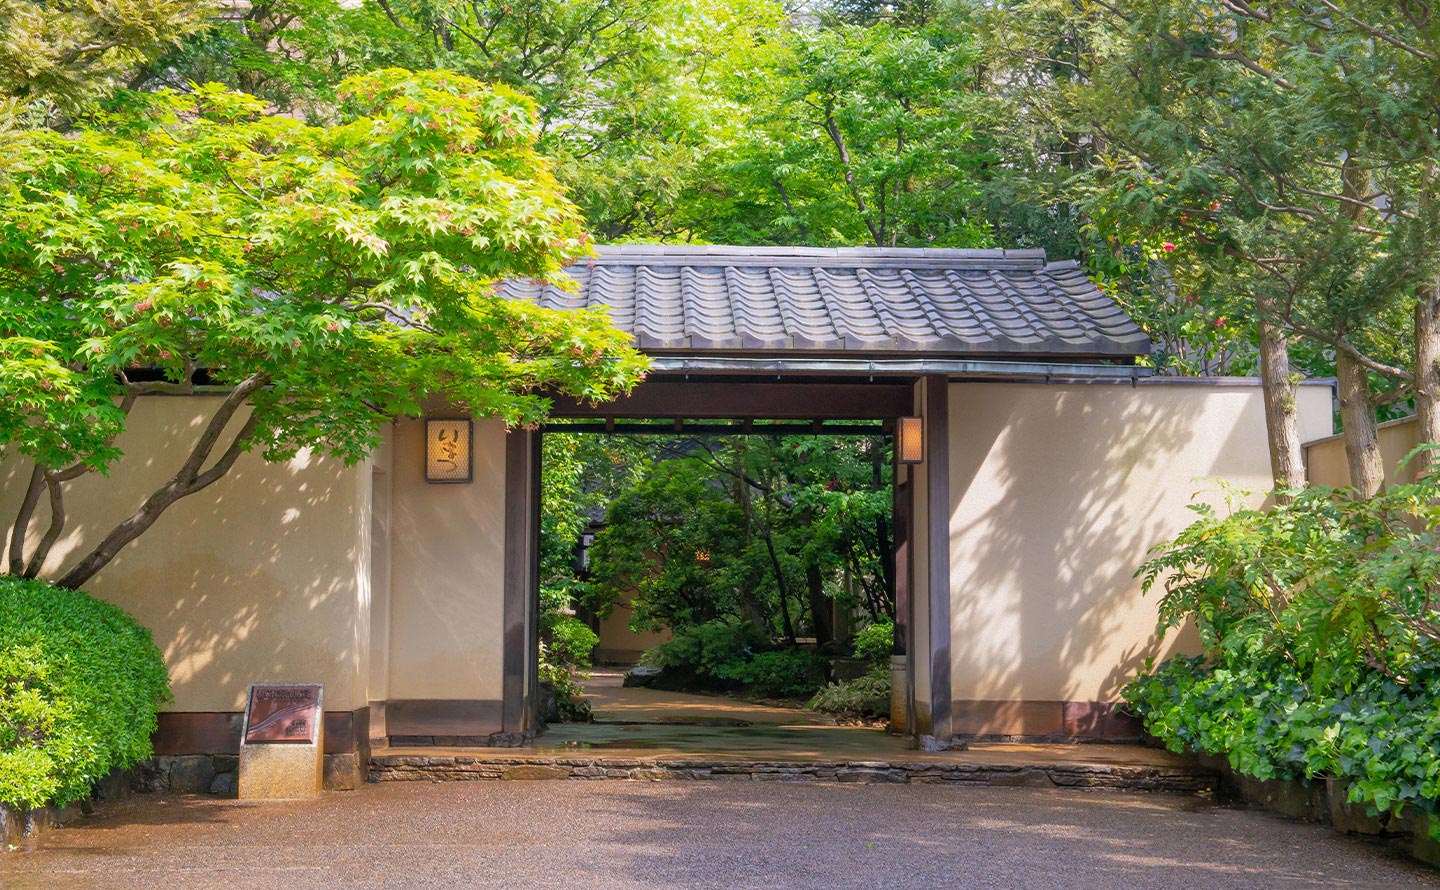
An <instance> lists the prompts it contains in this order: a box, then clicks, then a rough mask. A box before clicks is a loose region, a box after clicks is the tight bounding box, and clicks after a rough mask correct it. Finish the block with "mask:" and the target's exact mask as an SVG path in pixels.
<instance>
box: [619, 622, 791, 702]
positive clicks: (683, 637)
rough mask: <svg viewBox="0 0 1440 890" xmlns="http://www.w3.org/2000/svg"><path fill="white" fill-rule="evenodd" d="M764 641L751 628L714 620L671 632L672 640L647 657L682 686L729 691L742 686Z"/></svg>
mask: <svg viewBox="0 0 1440 890" xmlns="http://www.w3.org/2000/svg"><path fill="white" fill-rule="evenodd" d="M764 645H765V639H764V637H763V636H762V635H761V634H760V632H759V631H758V630H756V629H755V627H754V626H753V625H751V624H748V623H746V622H742V621H730V620H726V619H723V618H717V619H715V620H714V621H707V622H705V623H704V624H696V625H693V626H690V627H677V628H675V631H674V634H673V636H672V637H671V638H670V639H669V640H667V641H665V642H663V643H661V644H660V645H659V646H656V647H655V648H654V649H652V650H650V652H649V653H647V655H648V658H649V660H650V661H651V662H653V663H654V664H656V665H658V666H660V667H662V668H665V670H666V671H667V672H668V673H670V674H672V675H674V676H675V677H676V679H677V681H678V682H680V683H681V684H684V685H694V686H697V687H701V688H711V689H730V688H733V687H735V686H737V685H739V684H740V683H742V682H744V678H745V673H746V670H747V667H748V664H749V662H750V659H751V658H752V657H753V654H754V652H755V650H756V649H759V648H763V647H764Z"/></svg>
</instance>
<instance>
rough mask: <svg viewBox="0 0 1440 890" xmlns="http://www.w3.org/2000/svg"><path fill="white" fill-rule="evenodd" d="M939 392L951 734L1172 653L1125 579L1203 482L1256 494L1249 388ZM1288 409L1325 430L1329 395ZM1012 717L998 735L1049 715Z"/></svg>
mask: <svg viewBox="0 0 1440 890" xmlns="http://www.w3.org/2000/svg"><path fill="white" fill-rule="evenodd" d="M949 396H950V406H949V408H950V490H951V517H950V541H951V552H952V557H951V578H950V583H951V614H952V633H951V647H952V649H951V652H952V659H951V660H952V664H953V668H952V670H953V675H952V693H953V698H954V700H955V701H956V702H957V708H956V713H957V724H963V723H964V722H965V717H966V715H967V713H969V715H970V716H972V717H973V716H974V713H973V711H974V709H973V708H972V709H971V711H970V712H967V711H966V707H962V706H961V705H960V704H959V703H962V702H972V703H973V702H996V701H1006V702H1067V701H1068V702H1107V701H1114V700H1116V698H1117V694H1118V692H1119V690H1120V688H1121V686H1122V685H1123V684H1124V683H1125V682H1126V680H1127V678H1129V677H1130V676H1131V675H1133V673H1134V672H1135V671H1136V670H1137V669H1138V668H1140V667H1141V665H1142V664H1143V663H1144V661H1145V659H1146V658H1147V657H1149V656H1152V655H1158V656H1163V655H1164V654H1166V653H1168V652H1169V651H1171V650H1172V649H1173V648H1174V647H1176V646H1177V645H1180V646H1183V645H1186V641H1185V640H1184V639H1183V638H1181V639H1175V638H1172V639H1170V640H1167V641H1161V640H1158V639H1156V637H1155V634H1154V630H1155V623H1156V605H1157V597H1156V596H1155V595H1153V594H1152V595H1151V596H1149V597H1142V596H1141V594H1140V589H1139V582H1138V581H1137V580H1135V579H1134V578H1132V573H1133V572H1134V571H1135V569H1136V567H1137V566H1139V565H1140V563H1141V562H1142V561H1143V560H1144V558H1145V554H1146V550H1147V549H1148V548H1149V547H1150V546H1152V545H1154V544H1156V543H1157V542H1160V541H1162V540H1164V539H1165V538H1166V537H1167V536H1170V535H1172V534H1174V533H1175V532H1176V531H1178V530H1179V529H1181V528H1182V527H1184V526H1185V525H1186V524H1188V523H1189V522H1190V521H1191V519H1192V518H1193V513H1191V511H1189V510H1188V509H1186V507H1187V505H1188V504H1190V503H1191V498H1192V494H1194V493H1195V492H1197V491H1203V490H1207V489H1209V490H1211V491H1212V493H1209V494H1204V495H1202V497H1205V498H1207V499H1209V500H1217V498H1216V496H1215V495H1214V494H1213V489H1214V488H1215V486H1214V484H1213V482H1207V481H1205V480H1206V479H1213V478H1215V477H1223V478H1225V479H1227V480H1229V481H1231V482H1233V483H1237V484H1239V485H1242V486H1250V487H1254V488H1257V489H1264V488H1268V487H1269V483H1270V466H1269V454H1268V450H1267V447H1266V438H1265V426H1264V413H1263V406H1262V400H1261V393H1260V390H1259V388H1258V387H1256V386H1245V385H1228V386H1227V385H1195V384H1189V385H1177V384H1166V383H1159V382H1157V383H1142V384H1140V385H1138V386H1130V385H1090V386H1083V385H1044V384H1038V383H1037V384H1009V383H989V382H986V383H953V384H951V386H950V393H949ZM1300 410H1301V419H1302V427H1303V429H1302V433H1303V434H1304V435H1305V436H1307V437H1313V436H1316V435H1321V434H1323V433H1327V432H1329V424H1330V395H1329V389H1328V388H1325V387H1310V386H1307V387H1302V390H1301V395H1300ZM917 518H918V517H917ZM1022 710H1023V709H1022ZM1036 713H1039V712H1036ZM1047 713H1048V712H1047ZM1055 713H1057V714H1058V710H1056V712H1055ZM1011 716H1012V717H1013V718H1014V719H1012V720H1011V721H1010V724H1009V725H1008V726H1007V727H1006V728H1003V729H999V730H997V731H1002V732H1029V731H1034V732H1046V731H1052V727H1050V726H1040V725H1039V723H1045V722H1047V721H1050V720H1052V719H1055V718H1053V717H1052V716H1045V717H1044V718H1043V719H1040V720H1039V721H1038V723H1036V724H1034V725H1028V726H1027V725H1026V717H1025V715H1024V714H1023V713H1022V711H1019V710H1017V711H1016V712H1015V713H1014V714H1012V715H1011ZM957 729H958V731H962V732H964V731H974V730H973V727H966V726H963V725H959V726H957Z"/></svg>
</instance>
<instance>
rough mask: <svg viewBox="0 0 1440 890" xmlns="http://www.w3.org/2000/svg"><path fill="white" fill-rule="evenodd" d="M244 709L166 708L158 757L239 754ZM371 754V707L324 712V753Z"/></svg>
mask: <svg viewBox="0 0 1440 890" xmlns="http://www.w3.org/2000/svg"><path fill="white" fill-rule="evenodd" d="M244 717H245V715H244V713H243V712H241V711H165V712H163V713H161V714H160V715H159V728H158V729H156V730H155V734H154V735H153V736H151V738H150V741H151V744H152V745H153V746H154V748H155V754H156V756H172V755H185V754H211V755H214V754H239V753H240V727H241V724H242V723H243V722H244ZM361 752H363V753H364V756H365V758H366V759H367V760H368V758H369V756H370V709H369V708H356V709H355V710H353V711H326V712H325V753H326V754H356V753H361Z"/></svg>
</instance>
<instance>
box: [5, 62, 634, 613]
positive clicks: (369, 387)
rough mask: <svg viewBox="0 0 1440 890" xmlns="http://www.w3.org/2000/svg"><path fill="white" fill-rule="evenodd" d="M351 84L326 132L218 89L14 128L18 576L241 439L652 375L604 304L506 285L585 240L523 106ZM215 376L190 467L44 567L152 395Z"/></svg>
mask: <svg viewBox="0 0 1440 890" xmlns="http://www.w3.org/2000/svg"><path fill="white" fill-rule="evenodd" d="M339 95H340V97H341V104H340V106H339V110H338V112H337V119H336V121H335V122H334V123H333V124H331V125H308V124H305V123H302V122H300V121H297V120H295V119H293V118H290V117H283V116H275V115H270V114H267V113H265V109H264V103H263V102H261V101H260V100H258V99H256V98H254V97H252V96H249V95H245V94H240V93H234V92H230V91H228V90H226V89H224V88H222V87H219V86H216V85H209V86H198V87H195V88H194V89H193V90H192V91H191V92H189V93H187V94H178V93H171V92H162V93H158V94H152V95H143V96H142V95H135V94H126V95H121V96H119V97H117V99H115V100H114V101H113V102H112V103H111V105H110V106H109V108H108V110H106V111H103V112H94V113H93V114H92V115H91V116H90V117H88V118H86V119H85V120H83V121H81V122H80V123H79V124H78V125H77V127H76V128H75V130H74V132H72V133H69V134H63V135H62V134H60V133H56V132H53V131H49V130H21V131H12V132H11V133H9V135H8V136H7V137H6V139H5V143H6V145H5V151H4V152H3V156H0V194H3V195H4V198H3V200H0V207H3V209H0V448H3V453H4V455H5V456H7V457H9V456H13V455H17V454H18V455H20V456H23V457H24V458H26V459H28V460H29V461H30V462H32V463H33V469H32V471H31V473H30V477H29V482H28V488H27V490H26V493H25V496H24V498H23V503H22V505H21V507H20V509H19V511H18V515H17V516H16V517H15V519H14V521H13V524H12V527H11V529H10V536H9V538H10V540H9V544H10V547H9V560H8V564H7V566H6V567H5V568H6V569H7V570H8V572H9V573H11V574H14V575H23V576H30V577H34V576H37V575H40V574H41V573H42V572H43V573H45V574H53V575H54V577H55V578H56V580H57V582H58V583H60V584H61V585H63V586H68V587H77V586H79V585H81V584H84V583H85V581H86V580H87V579H89V578H90V577H92V576H93V575H94V574H95V573H96V572H97V571H99V570H100V569H101V568H102V567H103V566H104V565H105V564H106V563H107V562H109V561H110V560H111V559H112V558H113V557H114V556H115V555H116V554H117V553H119V552H120V550H121V548H123V547H124V546H125V545H126V544H127V543H129V542H130V541H132V540H134V539H135V538H136V537H137V536H139V535H140V534H141V533H143V532H144V531H145V530H146V529H147V528H149V527H150V526H151V525H152V524H153V523H154V522H155V521H156V519H157V518H158V517H159V516H160V515H161V514H162V513H163V512H164V511H165V510H166V509H167V508H168V507H169V506H170V505H171V504H173V503H175V502H176V501H177V500H179V499H180V498H183V497H186V496H188V495H192V494H194V493H195V492H197V491H200V490H201V489H203V488H205V487H207V486H209V485H211V484H212V483H214V482H215V481H216V480H218V479H220V478H221V477H223V476H224V475H225V474H226V473H227V472H229V470H230V469H231V468H232V467H233V466H234V464H235V461H236V460H237V458H238V457H239V456H240V454H241V453H243V452H245V451H247V450H252V449H254V450H258V451H260V452H261V453H262V454H263V456H264V457H265V459H267V460H284V459H287V458H290V457H292V456H293V455H295V454H296V453H297V452H299V451H300V450H301V449H306V448H314V449H318V450H320V451H322V452H324V453H327V454H330V455H333V456H334V457H336V458H339V459H343V460H345V461H357V460H360V459H361V458H363V457H364V456H365V455H366V454H368V453H369V452H370V450H371V449H372V448H374V447H375V446H376V445H377V444H378V438H379V433H380V430H381V428H382V426H383V425H384V424H385V423H387V422H389V420H391V419H392V418H394V417H396V416H401V415H413V414H416V413H418V412H420V411H421V409H422V405H423V404H424V403H425V402H426V400H427V399H431V398H439V399H443V400H445V401H447V402H448V403H449V404H451V405H454V406H456V407H457V408H459V409H462V410H468V411H471V412H474V413H475V414H478V415H487V416H495V417H500V418H502V419H503V420H505V421H506V422H507V423H510V424H532V423H535V422H537V421H538V420H539V419H540V418H542V417H543V416H544V413H545V411H546V409H547V407H548V402H547V401H546V399H545V398H544V397H543V395H542V390H547V389H548V390H555V391H560V392H564V393H568V394H571V395H574V396H576V397H579V398H582V399H595V400H600V399H608V398H610V397H613V396H614V395H616V394H618V393H621V392H623V391H625V390H627V389H628V388H629V387H630V386H632V385H633V384H634V383H635V382H637V381H638V379H639V377H640V376H641V374H642V373H643V367H644V359H643V358H641V357H640V356H639V355H638V354H637V353H635V352H634V351H633V350H632V349H631V348H630V347H629V345H628V341H627V338H626V337H625V335H623V334H621V333H619V332H617V331H615V330H614V329H613V328H612V327H611V326H610V325H609V322H608V320H607V319H606V317H605V316H604V315H603V314H602V313H600V312H578V313H577V312H567V313H562V312H557V311H546V310H542V309H539V308H537V307H535V306H533V305H530V304H528V303H523V302H518V301H511V300H506V299H502V298H500V297H498V296H496V295H495V294H494V292H493V284H494V283H495V282H496V280H497V279H501V278H505V277H511V276H531V277H536V278H548V277H552V276H555V275H557V274H558V273H559V270H560V269H561V268H562V266H563V265H564V264H565V263H566V262H567V261H570V260H572V259H574V258H575V257H577V256H579V255H580V254H582V253H583V252H584V250H585V249H586V245H587V236H586V234H585V232H584V231H583V229H582V227H581V221H580V217H579V214H578V212H577V210H576V209H575V207H574V206H573V205H572V204H570V203H569V202H568V201H567V200H566V199H565V198H564V197H563V195H562V193H561V190H560V188H559V186H558V185H557V183H556V180H555V178H554V176H553V175H552V173H551V170H550V165H549V163H548V162H547V161H546V159H545V158H544V157H542V156H541V155H540V154H539V153H538V152H537V151H536V149H535V142H536V137H537V124H536V118H535V114H534V108H533V104H532V103H531V101H530V100H528V99H526V98H525V97H523V96H521V95H519V94H518V93H515V92H513V91H511V90H508V89H506V88H503V87H494V88H492V87H486V86H482V85H481V84H479V83H478V82H476V81H474V80H471V79H469V78H466V77H463V76H459V75H456V74H452V73H446V72H425V73H418V74H412V73H410V72H408V71H403V70H383V71H379V72H375V73H372V74H368V75H363V76H359V77H356V78H352V79H350V80H348V81H346V82H345V83H344V85H343V86H342V88H341V90H340V93H339ZM198 387H214V388H216V391H217V397H216V400H215V405H216V407H215V410H214V412H213V414H212V415H211V416H210V418H209V420H208V422H207V423H206V425H205V426H204V428H203V429H202V430H201V431H200V433H199V435H198V437H197V439H196V440H195V442H194V445H193V447H192V448H191V449H190V451H189V452H188V454H186V455H185V456H184V459H183V461H182V462H181V463H180V465H179V466H177V467H175V468H174V472H173V475H171V476H170V478H169V479H167V480H166V481H165V482H164V483H163V484H162V485H161V486H160V487H159V488H158V489H156V490H155V491H154V492H153V493H152V494H150V496H149V497H148V498H147V499H146V500H145V501H144V502H143V503H141V504H138V505H137V506H136V509H135V511H134V512H133V513H132V514H131V515H130V516H129V517H127V518H126V519H124V520H123V521H122V522H121V523H120V524H119V525H117V526H116V527H115V528H114V529H112V530H110V531H109V533H107V534H104V535H101V536H99V537H95V538H90V537H87V539H86V540H85V541H84V548H82V550H83V552H80V553H79V554H78V555H77V556H76V557H75V558H74V559H73V560H72V561H70V562H69V563H68V564H67V565H65V566H64V567H63V568H62V567H56V566H48V565H47V559H48V557H49V556H50V555H51V552H52V548H53V547H54V545H55V544H56V542H57V541H58V540H60V537H61V535H63V534H64V533H65V526H66V514H65V506H64V498H65V487H66V485H67V484H68V483H70V482H71V481H72V480H75V479H77V478H78V477H80V476H83V475H85V474H89V473H104V472H106V471H107V469H108V468H109V467H110V466H111V465H112V464H113V463H114V461H115V460H116V458H117V457H119V454H120V450H119V446H118V444H117V438H118V437H119V435H120V434H121V432H122V431H123V430H124V428H125V425H126V422H127V417H128V416H129V412H130V409H131V408H132V406H133V405H134V404H135V400H136V398H137V397H140V396H143V395H145V394H147V393H192V392H195V391H196V390H197V388H198ZM46 513H48V517H49V518H48V524H45V523H46V521H45V520H44V514H46ZM42 524H44V525H45V529H44V531H43V532H38V529H39V527H40V526H41V525H42ZM32 525H33V526H35V528H33V529H32ZM37 532H38V533H37Z"/></svg>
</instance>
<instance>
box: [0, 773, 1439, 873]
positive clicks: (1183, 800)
mask: <svg viewBox="0 0 1440 890" xmlns="http://www.w3.org/2000/svg"><path fill="white" fill-rule="evenodd" d="M242 886H243V887H245V888H256V890H267V888H286V890H309V888H342V887H343V888H361V890H368V888H376V890H379V888H411V887H446V888H448V887H455V888H490V887H495V888H500V887H503V888H605V890H611V888H613V890H634V888H682V890H690V888H695V890H700V888H715V887H727V888H742V890H748V888H793V890H809V888H817V890H819V888H825V890H849V888H891V887H937V888H939V887H943V888H1018V890H1025V888H1065V890H1088V888H1116V887H1124V888H1135V890H1146V888H1165V890H1190V888H1204V890H1229V888H1256V887H1263V888H1267V890H1275V888H1294V887H1324V888H1389V890H1403V888H1411V887H1440V874H1437V873H1436V872H1432V871H1427V870H1425V869H1424V868H1423V867H1421V866H1418V865H1414V864H1411V863H1409V862H1407V861H1405V860H1402V859H1399V858H1397V857H1396V856H1395V854H1392V853H1391V852H1390V851H1389V850H1388V849H1387V848H1385V847H1383V846H1380V845H1378V844H1376V843H1374V842H1366V841H1361V840H1358V839H1355V838H1347V837H1345V836H1343V835H1339V834H1336V833H1334V832H1332V831H1331V830H1329V829H1327V828H1323V827H1320V826H1315V825H1306V824H1301V823H1293V822H1287V821H1284V820H1282V819H1279V818H1277V817H1274V816H1270V815H1267V814H1265V813H1262V812H1257V811H1250V810H1238V809H1229V808H1225V807H1220V806H1216V805H1214V804H1211V803H1209V802H1208V801H1205V800H1203V799H1199V798H1194V797H1180V796H1174V795H1154V794H1123V793H1118V792H1110V791H1071V790H1055V789H1051V790H1045V791H1040V790H1034V789H1027V788H975V787H951V786H943V785H925V786H919V785H910V786H895V785H845V784H839V783H814V784H779V783H745V784H730V783H714V782H706V783H700V782H688V783H687V782H666V783H638V782H613V783H599V784H596V783H586V782H486V783H474V782H453V783H442V784H417V783H390V784H383V785H369V786H366V787H364V788H362V789H361V790H359V791H354V792H344V793H330V794H327V795H325V796H324V797H323V798H321V799H320V800H318V801H312V802H280V803H259V802H252V801H237V800H218V799H215V798H208V797H153V796H151V797H139V798H132V799H130V800H127V801H122V802H119V803H114V804H106V805H103V806H102V807H101V809H100V812H99V813H97V814H96V815H95V816H91V817H87V818H86V819H84V820H82V821H81V822H79V823H77V824H76V825H75V826H73V827H68V828H64V829H61V830H58V831H54V832H50V833H48V834H45V835H42V836H40V837H39V838H38V839H36V840H35V841H33V846H32V847H30V848H27V849H24V850H20V851H17V852H12V853H6V854H0V887H3V888H5V890H60V888H75V887H84V888H87V890H119V888H126V890H130V888H145V890H169V888H186V890H235V888H237V887H242Z"/></svg>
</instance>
